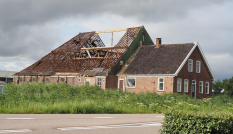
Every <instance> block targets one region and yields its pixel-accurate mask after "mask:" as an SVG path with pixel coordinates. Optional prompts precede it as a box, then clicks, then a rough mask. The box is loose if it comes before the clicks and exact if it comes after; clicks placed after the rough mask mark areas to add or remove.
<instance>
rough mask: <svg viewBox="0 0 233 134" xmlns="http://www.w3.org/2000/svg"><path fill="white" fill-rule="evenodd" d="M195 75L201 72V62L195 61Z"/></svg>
mask: <svg viewBox="0 0 233 134" xmlns="http://www.w3.org/2000/svg"><path fill="white" fill-rule="evenodd" d="M196 71H197V73H200V72H201V62H200V61H197V68H196Z"/></svg>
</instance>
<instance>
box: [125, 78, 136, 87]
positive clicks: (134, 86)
mask: <svg viewBox="0 0 233 134" xmlns="http://www.w3.org/2000/svg"><path fill="white" fill-rule="evenodd" d="M128 79H134V80H135V85H134V87H128V84H127V82H128ZM126 87H127V88H136V78H126Z"/></svg>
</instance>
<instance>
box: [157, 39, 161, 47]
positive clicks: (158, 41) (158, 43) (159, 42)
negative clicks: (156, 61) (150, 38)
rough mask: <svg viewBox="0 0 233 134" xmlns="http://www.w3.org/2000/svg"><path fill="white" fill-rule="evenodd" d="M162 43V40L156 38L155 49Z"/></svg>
mask: <svg viewBox="0 0 233 134" xmlns="http://www.w3.org/2000/svg"><path fill="white" fill-rule="evenodd" d="M161 43H162V38H156V47H160V45H161Z"/></svg>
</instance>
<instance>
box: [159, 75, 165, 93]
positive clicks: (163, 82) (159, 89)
mask: <svg viewBox="0 0 233 134" xmlns="http://www.w3.org/2000/svg"><path fill="white" fill-rule="evenodd" d="M160 79H163V82H160ZM160 83H163V90H160ZM158 91H164V78H158Z"/></svg>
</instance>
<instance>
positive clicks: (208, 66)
mask: <svg viewBox="0 0 233 134" xmlns="http://www.w3.org/2000/svg"><path fill="white" fill-rule="evenodd" d="M197 46H198V48H199V50H200V52H201V56H202V57H203V59H204V62H205V63H206V65H207V69H208V70H209V72H210V74H211V75H212V77H213V79H212V80H213V81H214V80H215V77H214V74H213V72H212V70H211V68H210V65H209V64H208V62H207V60H206V58H205V55H204V53H203V51H202V49H201V47H200V45H199V43H197Z"/></svg>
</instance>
